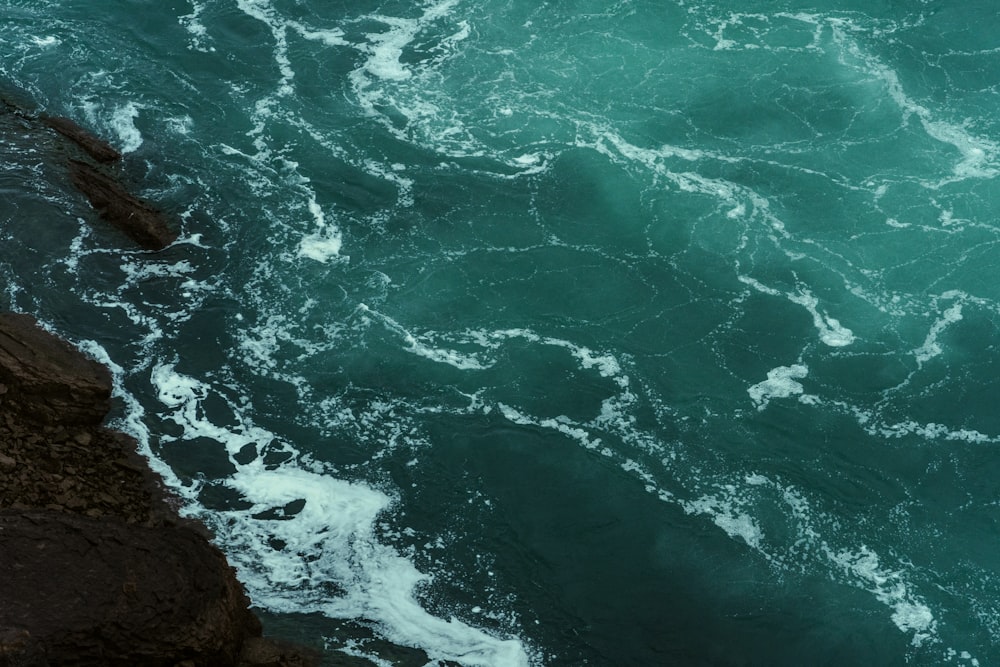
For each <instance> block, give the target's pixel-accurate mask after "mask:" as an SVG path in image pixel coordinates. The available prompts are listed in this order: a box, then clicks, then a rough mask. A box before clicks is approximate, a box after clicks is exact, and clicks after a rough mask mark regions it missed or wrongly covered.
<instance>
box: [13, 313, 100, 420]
mask: <svg viewBox="0 0 1000 667" xmlns="http://www.w3.org/2000/svg"><path fill="white" fill-rule="evenodd" d="M110 399H111V373H110V372H109V371H108V369H107V368H105V367H104V366H102V365H101V364H99V363H97V362H96V361H93V360H91V359H88V358H87V357H85V356H83V355H82V354H80V352H79V351H78V350H77V349H76V348H74V347H73V346H71V345H70V344H69V343H67V342H65V341H63V340H62V339H60V338H58V337H56V336H53V335H52V334H50V333H48V332H47V331H44V330H43V329H41V328H39V327H38V325H37V322H36V320H35V319H34V318H33V317H31V316H29V315H20V314H16V313H0V407H2V409H3V412H4V413H5V414H9V415H13V416H16V417H17V418H18V419H19V420H21V421H25V422H30V423H34V424H44V425H53V424H61V425H72V426H92V425H97V424H99V423H100V422H101V421H102V420H103V419H104V416H105V415H106V414H107V413H108V410H109V409H110V406H111V403H110Z"/></svg>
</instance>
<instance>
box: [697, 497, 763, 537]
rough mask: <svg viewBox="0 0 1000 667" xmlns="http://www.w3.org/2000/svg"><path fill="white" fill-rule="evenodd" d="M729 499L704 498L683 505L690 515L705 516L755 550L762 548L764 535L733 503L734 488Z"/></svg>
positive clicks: (747, 515)
mask: <svg viewBox="0 0 1000 667" xmlns="http://www.w3.org/2000/svg"><path fill="white" fill-rule="evenodd" d="M729 491H730V494H729V497H728V498H720V497H719V496H716V495H708V496H702V497H701V498H698V499H697V500H691V501H687V502H684V503H682V507H683V508H684V511H685V512H687V513H688V514H705V515H708V516H709V517H710V518H711V519H712V523H714V524H715V525H716V526H718V527H719V528H721V529H722V530H723V531H725V533H726V534H727V535H729V536H730V537H734V538H736V537H738V538H740V539H742V540H743V541H744V542H746V543H747V546H750V547H752V548H754V549H760V548H761V538H762V533H761V529H760V526H759V525H758V524H757V522H756V521H755V520H754V519H753V517H751V516H750V515H749V514H747V513H746V512H744V511H741V510H740V509H739V507H738V506H737V504H736V503H734V502H733V500H734V499H733V493H732V492H733V491H734V489H733V488H730V489H729Z"/></svg>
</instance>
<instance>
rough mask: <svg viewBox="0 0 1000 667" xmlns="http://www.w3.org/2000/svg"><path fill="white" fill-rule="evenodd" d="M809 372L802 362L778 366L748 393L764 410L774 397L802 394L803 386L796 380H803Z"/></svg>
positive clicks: (755, 403) (748, 390) (758, 406)
mask: <svg viewBox="0 0 1000 667" xmlns="http://www.w3.org/2000/svg"><path fill="white" fill-rule="evenodd" d="M808 374H809V369H808V368H807V367H805V366H803V365H801V364H794V365H792V366H778V367H777V368H772V369H771V370H769V371H768V372H767V379H766V380H764V381H762V382H758V383H757V384H755V385H753V386H752V387H750V388H749V389H747V393H748V394H750V400H752V401H753V402H754V405H756V406H757V410H763V409H764V408H766V407H767V404H768V403H770V401H771V399H772V398H788V397H789V396H795V395H798V394H801V393H802V391H803V387H802V385H801V384H800V383H799V382H796V380H801V379H802V378H804V377H806V376H807V375H808Z"/></svg>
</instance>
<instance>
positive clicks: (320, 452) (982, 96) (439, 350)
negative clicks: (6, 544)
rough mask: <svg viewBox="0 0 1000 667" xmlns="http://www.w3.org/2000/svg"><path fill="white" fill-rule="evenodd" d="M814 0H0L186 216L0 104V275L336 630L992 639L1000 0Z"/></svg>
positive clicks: (288, 591)
mask: <svg viewBox="0 0 1000 667" xmlns="http://www.w3.org/2000/svg"><path fill="white" fill-rule="evenodd" d="M826 4H828V5H830V6H829V7H824V6H822V4H806V3H800V2H794V1H793V0H783V1H782V2H740V3H736V2H731V3H723V2H695V1H688V0H684V1H682V0H674V1H673V2H642V1H633V2H629V1H626V0H623V1H622V2H619V3H617V4H612V3H593V2H577V3H571V4H567V3H556V2H551V3H537V2H520V3H519V2H512V1H508V2H499V1H492V0H487V1H486V2H480V3H470V2H466V1H465V0H437V1H433V0H432V1H431V2H428V3H423V4H415V3H404V2H382V3H376V2H353V3H339V2H329V1H323V2H321V1H320V0H298V1H292V0H204V1H199V2H191V1H184V2H178V3H149V2H141V1H140V0H128V1H123V2H119V3H115V6H114V7H113V8H105V9H102V10H101V11H97V10H95V9H94V8H93V7H92V6H91V4H90V3H83V2H74V1H55V0H33V1H32V2H30V3H28V2H22V1H18V0H0V11H2V12H3V15H4V18H5V20H4V21H3V22H2V23H0V54H2V56H0V80H2V81H3V86H4V89H5V91H8V92H7V93H5V94H12V93H16V94H17V95H20V96H21V99H34V100H35V101H36V103H37V104H38V105H39V107H40V108H41V109H43V110H45V111H47V112H49V113H54V114H59V115H67V116H71V117H73V118H76V119H77V120H79V121H81V122H83V123H86V124H88V125H89V126H91V127H93V128H94V129H95V130H96V131H98V132H99V133H101V134H103V135H104V136H107V137H108V138H110V139H112V140H113V141H114V143H115V144H116V145H118V146H119V147H121V148H122V149H123V151H124V152H125V153H126V160H125V163H124V166H123V167H122V172H123V177H124V178H125V180H126V181H127V182H129V183H130V184H132V185H133V187H135V188H136V189H137V190H138V191H139V192H140V194H142V195H143V196H145V197H147V198H149V199H152V200H154V201H156V202H158V203H159V204H160V205H161V206H162V208H163V209H164V210H166V211H168V212H169V213H170V214H171V215H173V216H174V218H175V219H176V220H178V221H179V224H180V226H181V228H182V238H181V240H180V241H179V242H178V243H177V244H175V245H174V246H172V247H171V248H169V249H167V250H166V251H164V252H161V253H155V254H149V253H144V252H138V251H135V250H131V249H128V248H129V246H128V244H127V243H126V242H125V241H123V239H121V238H119V237H118V236H117V235H116V233H115V232H113V231H110V230H107V229H103V228H101V227H92V226H91V225H90V223H89V222H88V221H89V220H91V219H92V218H93V217H94V216H93V213H92V211H90V209H89V208H88V206H87V205H86V202H85V201H84V200H83V199H82V197H79V196H77V195H75V194H73V193H72V192H71V191H70V190H69V189H68V188H67V187H66V185H67V182H68V179H67V177H66V174H65V172H64V171H63V170H62V167H61V166H60V161H59V160H60V158H59V157H58V155H56V156H53V155H52V154H51V151H50V150H48V149H47V148H46V147H44V146H37V145H34V144H33V142H32V141H31V140H29V139H26V138H25V133H26V130H25V128H24V127H23V126H22V125H20V124H19V123H20V121H18V120H17V119H13V118H7V119H6V120H4V121H2V122H3V123H4V125H3V130H4V132H3V138H2V140H0V141H2V143H0V150H2V155H3V160H2V161H0V188H2V189H3V193H4V197H3V203H2V204H0V216H2V217H0V220H2V231H3V237H4V240H5V243H4V252H3V254H2V256H0V272H2V274H3V277H4V279H5V284H6V285H7V289H6V290H5V292H4V294H5V296H4V301H3V303H4V305H5V306H8V307H12V308H14V309H17V310H22V311H27V312H31V313H33V314H35V315H37V316H39V317H40V318H42V319H43V320H44V321H45V322H47V323H48V324H49V325H50V326H52V327H53V328H54V329H55V330H57V331H59V332H60V333H62V334H63V335H65V336H67V337H69V338H70V339H72V340H75V341H77V342H79V343H80V344H81V345H83V346H84V347H85V348H86V349H88V350H89V351H90V352H91V353H93V354H95V355H96V356H97V357H98V358H100V359H102V360H103V361H106V362H107V363H109V364H111V365H112V366H113V368H114V369H115V370H116V374H117V379H118V383H119V388H118V392H119V408H118V410H117V422H116V423H117V424H118V425H119V426H121V427H123V428H126V429H128V430H130V431H131V432H133V433H135V434H136V435H137V436H139V437H140V439H141V441H142V442H143V443H144V446H145V447H146V448H147V454H149V455H150V456H151V457H153V459H154V462H155V464H156V465H157V467H158V468H159V469H160V470H161V472H162V473H163V474H164V475H166V476H167V478H168V481H169V482H170V483H171V484H172V485H173V486H175V487H176V488H177V489H178V490H179V492H180V493H181V494H182V495H183V496H184V497H185V498H186V499H187V500H188V501H189V503H190V505H189V511H190V512H191V513H192V514H194V515H197V516H199V517H201V518H202V519H204V520H205V521H206V522H207V523H209V524H210V525H211V526H212V527H213V528H214V529H215V531H216V532H217V535H218V541H219V543H220V545H222V546H223V548H224V549H225V550H226V551H227V553H228V554H229V555H230V557H231V559H232V560H233V562H234V563H235V564H237V565H238V567H239V571H240V574H241V577H242V579H243V580H244V581H245V582H246V584H247V587H248V589H249V592H250V594H251V596H252V598H253V600H254V602H255V604H256V605H258V606H259V607H261V608H263V609H266V610H268V611H269V612H270V613H272V614H274V616H273V618H276V619H278V625H284V626H285V627H296V628H298V630H297V632H299V633H301V634H304V635H307V636H309V637H312V638H317V639H320V638H322V640H324V641H325V642H326V643H327V646H328V651H330V655H333V654H334V653H335V652H336V651H347V652H349V653H353V654H362V655H365V654H370V653H371V652H372V651H373V650H374V649H373V648H372V646H373V645H371V644H369V642H368V640H367V639H366V634H365V632H363V631H361V630H359V629H358V625H360V626H365V627H368V628H371V629H373V630H374V632H375V635H376V636H377V637H382V638H385V639H389V640H391V641H394V642H397V643H400V644H404V645H408V646H417V647H420V648H423V649H424V650H426V651H427V652H428V654H429V655H430V657H431V658H432V659H433V660H452V661H455V662H457V663H460V664H462V665H469V666H473V665H490V666H492V665H497V666H505V665H579V664H591V665H661V664H683V665H695V664H705V665H742V664H772V665H779V664H780V665H800V664H831V665H832V664H837V665H844V664H878V665H894V664H912V665H938V664H955V665H989V664H994V663H996V662H998V661H1000V649H998V648H997V646H998V642H997V639H998V636H1000V613H998V604H1000V578H998V574H997V565H998V560H997V555H996V554H997V539H998V530H997V516H998V512H1000V508H998V507H997V500H998V482H997V480H998V479H1000V457H998V456H997V447H998V444H1000V410H998V409H997V405H998V399H1000V384H998V382H1000V380H998V378H1000V354H998V350H997V343H998V340H1000V339H998V316H1000V287H998V282H997V280H996V276H997V272H996V267H997V266H998V263H1000V249H998V241H1000V227H998V224H997V219H998V213H1000V188H998V184H1000V179H998V175H1000V144H998V143H997V141H998V140H997V139H996V137H997V136H998V134H1000V127H998V123H1000V113H998V111H1000V101H998V90H997V87H998V85H1000V36H998V35H1000V31H998V30H997V28H998V27H1000V26H998V19H997V18H996V13H995V9H994V8H992V7H991V6H990V5H989V4H988V3H974V2H973V3H969V2H961V3H960V2H955V1H952V0H942V1H930V0H927V1H922V2H918V1H916V0H911V1H910V2H875V3H872V2H866V3H853V2H840V3H826ZM833 5H836V6H833ZM282 619H284V620H282ZM347 619H353V621H354V623H355V625H354V628H355V629H354V630H350V629H348V630H345V629H344V627H345V626H344V625H343V622H344V621H345V620H347Z"/></svg>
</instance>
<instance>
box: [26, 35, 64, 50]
mask: <svg viewBox="0 0 1000 667" xmlns="http://www.w3.org/2000/svg"><path fill="white" fill-rule="evenodd" d="M31 41H32V42H34V43H35V46H38V47H41V48H43V49H44V48H48V47H50V46H58V45H59V44H62V40H61V39H59V38H58V37H54V36H52V35H47V36H45V37H32V38H31Z"/></svg>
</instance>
